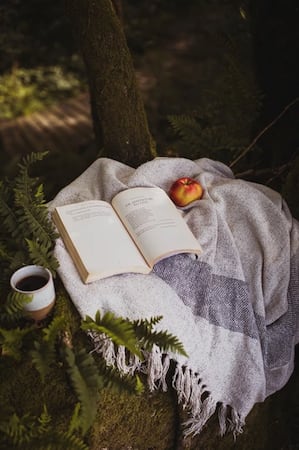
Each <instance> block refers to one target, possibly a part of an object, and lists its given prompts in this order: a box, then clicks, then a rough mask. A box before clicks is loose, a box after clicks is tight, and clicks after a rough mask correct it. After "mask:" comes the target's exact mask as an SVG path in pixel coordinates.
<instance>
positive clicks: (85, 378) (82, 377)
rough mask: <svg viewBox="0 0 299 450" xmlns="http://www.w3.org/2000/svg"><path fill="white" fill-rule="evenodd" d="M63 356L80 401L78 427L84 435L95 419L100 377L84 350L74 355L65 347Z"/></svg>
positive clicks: (92, 361)
mask: <svg viewBox="0 0 299 450" xmlns="http://www.w3.org/2000/svg"><path fill="white" fill-rule="evenodd" d="M63 354H64V358H65V361H66V363H67V369H66V370H67V373H68V375H69V377H70V380H71V383H72V386H73V388H74V390H75V392H76V394H77V396H78V399H79V401H80V411H79V419H80V420H79V424H78V426H79V427H80V429H81V431H82V434H83V435H84V434H85V433H86V432H87V431H88V429H89V428H90V427H91V426H92V424H93V422H94V420H95V417H96V413H97V400H98V393H99V387H100V377H99V374H98V370H97V366H96V364H95V361H94V359H93V357H92V356H91V355H90V354H89V353H86V351H85V350H84V349H81V350H79V351H78V352H77V353H74V351H73V350H72V349H71V348H69V347H66V348H65V349H64V351H63Z"/></svg>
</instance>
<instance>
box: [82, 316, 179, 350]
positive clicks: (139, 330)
mask: <svg viewBox="0 0 299 450" xmlns="http://www.w3.org/2000/svg"><path fill="white" fill-rule="evenodd" d="M161 319H162V317H160V316H158V317H153V318H152V319H150V320H147V319H140V320H138V321H130V320H128V319H123V318H122V317H115V315H114V314H113V313H111V312H107V313H105V314H104V315H103V317H101V314H100V311H97V313H96V316H95V320H93V319H92V318H91V317H89V316H87V317H86V318H85V320H84V321H83V322H82V325H81V328H82V329H83V330H85V331H95V332H96V333H104V334H106V335H107V336H109V338H110V339H111V340H112V341H113V342H114V343H115V344H116V345H123V346H124V347H125V348H126V349H127V350H128V351H129V352H131V353H133V354H134V355H137V356H138V357H139V358H140V359H143V356H142V350H151V349H152V347H153V345H154V344H156V345H158V346H159V347H160V348H161V349H162V350H165V351H166V350H172V351H173V352H177V353H180V354H182V355H186V352H185V350H184V348H183V345H182V343H181V342H180V341H179V340H178V339H177V338H176V337H175V336H173V335H171V334H170V333H168V332H167V331H159V332H157V331H154V330H153V328H154V326H155V325H156V324H157V323H158V322H159V321H160V320H161Z"/></svg>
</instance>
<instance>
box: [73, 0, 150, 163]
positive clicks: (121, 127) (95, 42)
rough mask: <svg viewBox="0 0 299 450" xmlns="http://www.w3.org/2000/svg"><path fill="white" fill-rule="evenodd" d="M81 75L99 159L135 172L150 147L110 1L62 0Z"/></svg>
mask: <svg viewBox="0 0 299 450" xmlns="http://www.w3.org/2000/svg"><path fill="white" fill-rule="evenodd" d="M66 11H67V15H68V16H69V18H70V20H71V22H72V25H73V29H74V35H75V38H76V39H77V40H78V45H79V48H80V51H81V53H82V57H83V60H84V62H85V65H86V69H87V76H88V80H89V86H90V94H91V104H92V114H93V121H94V129H95V135H96V141H97V145H98V146H99V148H101V149H103V155H104V156H108V157H110V158H113V159H116V160H119V161H122V162H124V163H127V164H130V165H132V166H134V167H137V166H138V165H139V164H141V163H143V162H145V161H147V160H149V159H152V158H153V156H154V155H155V144H154V141H153V139H152V137H151V134H150V132H149V128H148V123H147V117H146V113H145V110H144V105H143V101H142V98H141V95H140V92H139V90H138V86H137V82H136V78H135V71H134V67H133V62H132V58H131V54H130V51H129V49H128V46H127V42H126V38H125V34H124V31H123V28H122V25H121V22H120V21H119V19H118V17H117V14H116V12H115V9H114V7H113V4H112V2H111V1H110V0H66Z"/></svg>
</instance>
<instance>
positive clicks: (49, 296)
mask: <svg viewBox="0 0 299 450" xmlns="http://www.w3.org/2000/svg"><path fill="white" fill-rule="evenodd" d="M10 285H11V287H12V289H13V290H14V291H16V292H19V293H21V294H26V295H29V296H31V297H32V300H31V301H30V302H29V303H26V304H25V305H24V312H25V315H27V316H29V317H31V318H32V319H34V320H36V321H38V320H42V319H44V318H45V317H46V316H47V315H48V314H49V312H50V311H51V310H52V308H53V306H54V303H55V287H54V282H53V277H52V274H51V272H50V271H49V269H46V268H44V267H42V266H37V265H30V266H24V267H21V268H20V269H18V270H17V271H16V272H14V273H13V275H12V276H11V279H10Z"/></svg>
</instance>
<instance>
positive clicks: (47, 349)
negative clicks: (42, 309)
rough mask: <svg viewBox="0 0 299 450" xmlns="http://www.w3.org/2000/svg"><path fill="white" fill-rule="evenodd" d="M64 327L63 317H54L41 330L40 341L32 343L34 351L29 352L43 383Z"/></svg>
mask: <svg viewBox="0 0 299 450" xmlns="http://www.w3.org/2000/svg"><path fill="white" fill-rule="evenodd" d="M64 325H65V320H64V318H63V317H55V318H54V319H53V320H52V322H51V323H50V325H49V326H48V327H47V328H44V329H43V338H42V340H41V341H35V342H34V349H33V350H32V351H31V357H32V362H33V364H34V365H35V367H36V369H37V370H38V372H39V374H40V376H41V378H42V381H43V382H44V381H45V377H46V375H47V373H48V371H49V368H50V365H51V364H52V363H53V362H54V361H55V356H56V351H55V345H56V342H57V337H58V335H59V333H60V332H61V330H62V329H63V327H64Z"/></svg>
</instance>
